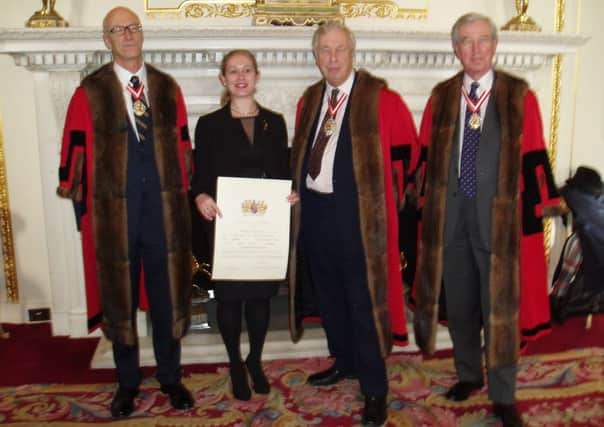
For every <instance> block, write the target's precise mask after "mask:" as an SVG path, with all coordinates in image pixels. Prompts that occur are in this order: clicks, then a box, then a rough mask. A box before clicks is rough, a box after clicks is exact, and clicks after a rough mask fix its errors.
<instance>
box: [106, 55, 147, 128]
mask: <svg viewBox="0 0 604 427" xmlns="http://www.w3.org/2000/svg"><path fill="white" fill-rule="evenodd" d="M113 70H114V71H115V74H116V75H117V78H118V80H119V81H120V84H121V86H122V93H123V94H124V102H125V103H126V111H128V117H129V118H130V123H131V124H132V129H134V134H135V135H136V137H137V138H138V132H136V122H135V121H134V108H133V107H132V95H131V94H130V92H128V89H127V87H128V84H129V83H130V79H131V78H132V76H137V77H138V78H139V80H140V81H141V83H142V84H143V91H144V93H145V98H146V99H147V102H148V101H149V92H148V89H147V69H146V68H145V64H144V63H143V66H142V67H141V68H140V69H139V70H138V71H137V72H136V73H132V72H130V71H128V70H126V69H125V68H124V67H122V66H120V65H118V64H116V63H115V62H114V63H113Z"/></svg>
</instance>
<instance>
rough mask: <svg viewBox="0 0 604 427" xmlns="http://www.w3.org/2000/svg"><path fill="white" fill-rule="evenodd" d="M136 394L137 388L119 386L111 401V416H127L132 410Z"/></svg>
mask: <svg viewBox="0 0 604 427" xmlns="http://www.w3.org/2000/svg"><path fill="white" fill-rule="evenodd" d="M136 396H138V388H127V387H122V386H119V387H118V388H117V391H116V392H115V395H114V396H113V400H112V401H111V416H112V417H113V418H121V417H127V416H128V415H130V414H131V413H132V412H134V398H135V397H136Z"/></svg>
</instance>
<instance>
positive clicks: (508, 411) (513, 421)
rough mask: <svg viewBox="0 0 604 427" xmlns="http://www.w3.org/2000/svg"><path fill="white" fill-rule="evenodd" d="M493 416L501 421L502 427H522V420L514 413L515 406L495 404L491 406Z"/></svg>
mask: <svg viewBox="0 0 604 427" xmlns="http://www.w3.org/2000/svg"><path fill="white" fill-rule="evenodd" d="M493 412H494V413H495V416H496V417H497V418H499V419H500V420H501V423H502V424H503V427H522V426H523V425H524V424H523V423H522V419H521V418H520V416H519V415H518V412H516V405H514V404H513V403H512V404H509V405H505V404H503V403H495V404H494V405H493Z"/></svg>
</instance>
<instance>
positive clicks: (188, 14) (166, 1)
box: [144, 0, 429, 26]
mask: <svg viewBox="0 0 604 427" xmlns="http://www.w3.org/2000/svg"><path fill="white" fill-rule="evenodd" d="M144 2H145V13H146V14H147V16H149V17H168V18H177V17H181V16H182V17H185V18H211V17H224V18H241V17H246V16H251V17H253V22H254V24H255V25H292V26H302V25H313V24H320V23H322V22H325V21H326V20H340V21H341V20H343V19H344V18H360V17H376V18H393V19H418V20H419V19H426V18H427V16H428V3H429V0H397V1H392V0H385V1H358V0H351V1H350V0H349V1H339V0H231V1H229V2H223V1H217V0H206V1H198V0H186V1H183V0H144Z"/></svg>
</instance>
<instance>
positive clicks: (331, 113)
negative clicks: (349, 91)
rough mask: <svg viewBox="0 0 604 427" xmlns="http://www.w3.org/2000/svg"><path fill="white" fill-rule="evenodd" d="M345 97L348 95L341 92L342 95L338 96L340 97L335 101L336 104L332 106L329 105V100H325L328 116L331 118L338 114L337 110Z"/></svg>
mask: <svg viewBox="0 0 604 427" xmlns="http://www.w3.org/2000/svg"><path fill="white" fill-rule="evenodd" d="M347 97H348V95H346V94H345V93H343V94H342V96H340V98H339V99H338V100H337V101H336V105H333V106H332V105H331V102H329V100H327V110H328V111H329V117H331V118H332V119H333V118H334V117H335V116H336V114H338V110H339V109H340V108H341V107H342V105H343V104H344V101H345V100H346V98H347Z"/></svg>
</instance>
